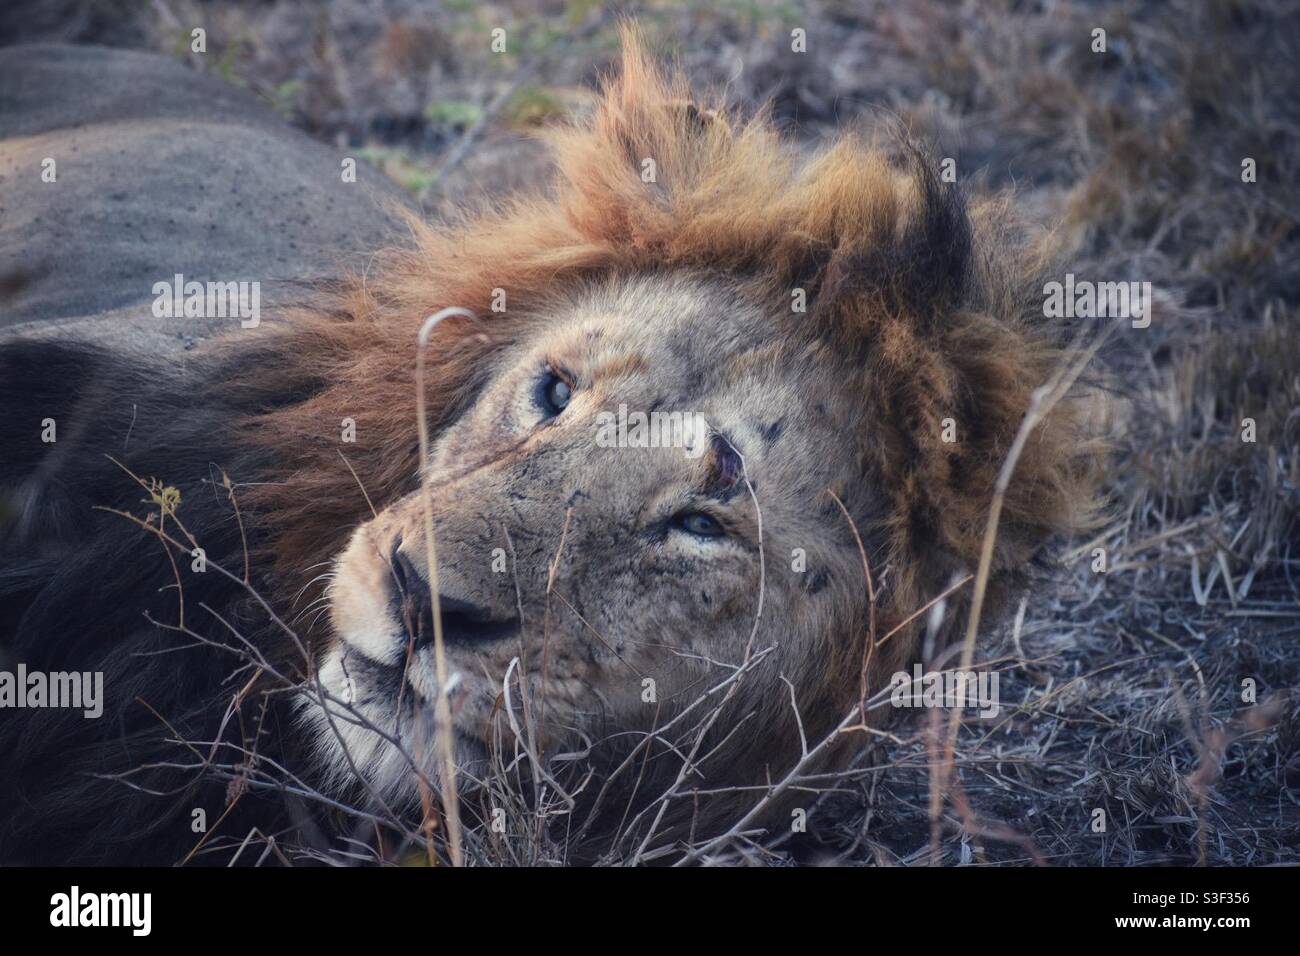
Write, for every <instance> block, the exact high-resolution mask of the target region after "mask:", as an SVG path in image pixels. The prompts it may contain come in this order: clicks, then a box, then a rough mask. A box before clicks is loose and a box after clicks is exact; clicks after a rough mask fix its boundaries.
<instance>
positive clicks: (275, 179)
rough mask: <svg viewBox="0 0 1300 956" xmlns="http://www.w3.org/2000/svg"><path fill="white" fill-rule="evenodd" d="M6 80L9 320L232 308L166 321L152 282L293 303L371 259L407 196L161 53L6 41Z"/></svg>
mask: <svg viewBox="0 0 1300 956" xmlns="http://www.w3.org/2000/svg"><path fill="white" fill-rule="evenodd" d="M0 89H3V90H4V91H5V95H4V97H3V98H0V336H5V335H7V334H10V333H14V332H17V333H19V334H23V335H29V334H33V333H35V334H41V331H42V330H43V329H45V328H49V327H50V326H53V325H57V326H59V334H60V335H61V336H64V337H66V336H68V334H69V332H71V333H72V335H73V337H77V338H90V339H97V340H103V341H106V342H111V343H114V344H123V343H125V344H131V345H140V346H143V347H147V348H163V349H166V348H169V347H175V346H177V345H180V344H183V343H187V342H189V341H192V340H195V339H199V338H203V337H205V336H207V335H209V334H211V333H213V332H217V331H223V330H226V329H228V328H229V327H230V325H231V320H230V319H228V318H197V317H196V318H189V319H162V320H160V319H156V318H154V316H153V314H152V311H151V308H150V306H151V303H152V300H153V298H154V295H153V292H152V289H153V287H154V284H155V283H158V282H172V281H173V279H174V277H175V276H176V275H177V274H180V275H183V276H184V278H185V280H186V281H190V280H197V281H199V282H208V281H213V282H230V281H254V280H255V281H258V282H259V283H260V284H261V297H262V299H261V301H262V308H266V307H267V306H268V304H274V303H275V302H284V301H292V300H294V299H296V298H297V297H299V295H300V289H299V288H298V287H297V286H296V285H295V284H294V283H296V282H298V281H300V280H304V279H312V278H315V277H317V276H320V275H328V274H337V272H338V269H337V266H338V265H340V264H344V265H357V266H361V265H364V258H363V256H364V255H365V254H366V253H367V251H369V250H373V249H374V248H377V247H378V246H380V245H382V244H383V242H384V240H385V238H386V236H387V235H388V234H389V232H390V230H391V228H392V226H393V220H394V216H393V212H392V211H393V209H394V208H395V207H396V205H397V204H401V203H403V202H406V201H407V200H406V197H405V196H404V195H403V194H402V193H401V192H400V190H398V189H397V188H396V187H394V186H393V185H392V184H391V183H389V182H388V181H387V180H386V179H385V178H384V177H383V176H382V175H381V174H379V173H378V172H375V171H374V170H371V169H370V168H368V167H366V166H364V165H362V166H360V167H359V168H358V170H357V176H356V181H355V182H345V181H344V176H343V175H342V173H343V168H342V159H343V158H344V154H342V153H339V152H337V151H335V150H332V149H329V148H327V147H325V146H323V145H321V144H319V143H317V142H315V141H313V140H311V139H310V138H308V137H307V136H306V135H304V134H302V133H300V132H298V131H296V130H294V129H292V128H290V127H289V126H288V124H287V123H286V122H285V121H284V120H283V119H282V118H281V117H280V116H278V115H277V114H276V113H274V112H273V111H271V110H269V109H267V108H265V107H263V106H262V105H261V104H259V103H258V102H257V101H256V100H255V99H254V98H253V97H252V96H251V95H250V94H248V93H246V92H244V91H242V90H240V89H238V88H236V87H234V86H231V85H230V84H228V83H225V82H223V81H221V80H219V79H216V78H214V77H212V76H208V75H204V74H201V73H198V72H195V71H193V70H189V69H186V68H185V67H183V66H181V65H180V64H179V63H176V62H174V61H171V60H169V59H167V58H164V57H160V56H155V55H150V54H143V53H134V52H129V51H123V50H110V49H108V48H100V47H87V46H76V47H73V46H61V45H35V46H25V47H12V48H7V49H0ZM51 160H52V161H53V165H52V166H51V163H50V161H51ZM50 179H52V181H47V180H50ZM72 323H75V326H73V327H72V328H71V329H70V328H69V325H70V324H72ZM236 327H237V326H236Z"/></svg>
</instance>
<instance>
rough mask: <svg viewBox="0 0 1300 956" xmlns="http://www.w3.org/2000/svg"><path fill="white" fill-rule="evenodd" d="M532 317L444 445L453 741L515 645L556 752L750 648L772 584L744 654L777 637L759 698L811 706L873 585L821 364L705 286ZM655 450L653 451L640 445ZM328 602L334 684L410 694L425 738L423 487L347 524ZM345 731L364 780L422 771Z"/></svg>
mask: <svg viewBox="0 0 1300 956" xmlns="http://www.w3.org/2000/svg"><path fill="white" fill-rule="evenodd" d="M537 318H538V321H537V322H536V323H535V326H536V328H537V330H538V331H536V332H534V333H531V334H529V335H527V336H525V337H524V339H523V340H522V341H520V342H518V343H516V345H514V346H513V347H511V348H510V349H508V350H506V351H505V352H503V353H501V354H499V355H498V356H497V358H496V359H495V361H494V365H493V367H492V369H491V371H490V374H489V376H488V380H487V381H486V384H484V385H482V386H481V387H480V388H479V390H478V393H477V397H476V399H475V400H474V402H473V404H472V405H471V406H470V407H469V408H468V410H467V411H466V412H465V413H464V414H463V415H462V416H461V417H460V418H459V420H458V421H456V422H455V423H454V424H453V425H452V426H450V427H449V428H447V429H446V430H444V431H443V432H442V433H441V434H440V435H438V436H436V437H435V441H434V444H433V446H432V449H431V456H430V474H429V476H428V480H429V482H430V487H431V491H432V501H433V528H434V540H435V543H436V548H437V564H438V589H439V592H440V595H441V613H442V625H443V633H444V639H445V646H446V652H447V660H448V668H449V673H451V674H453V675H454V677H453V678H452V680H453V689H452V697H451V699H452V709H453V711H454V714H455V718H454V720H455V727H456V731H457V740H458V746H459V750H460V755H461V759H462V760H463V761H464V762H466V763H467V764H472V763H473V762H474V760H475V758H481V757H482V756H483V755H484V754H485V753H486V748H487V747H488V746H489V745H490V743H491V741H492V740H493V739H494V737H498V738H499V734H498V733H497V732H496V731H495V730H494V724H495V722H498V721H500V722H503V723H502V726H508V725H507V724H505V723H504V721H505V720H506V718H505V715H504V713H503V708H504V703H503V701H502V687H503V680H504V678H505V676H506V674H507V670H508V669H509V667H510V665H511V662H512V661H513V660H514V659H516V658H518V663H517V665H516V672H515V675H513V676H512V678H511V690H510V693H511V695H512V700H513V705H514V706H515V708H516V709H518V708H520V707H521V706H522V701H521V697H522V695H521V693H520V688H519V685H518V683H517V681H516V680H515V678H516V677H517V676H518V675H519V674H521V673H522V674H526V675H527V676H528V683H527V686H526V688H525V690H526V692H527V695H528V696H529V698H530V700H529V706H530V707H531V710H532V714H533V717H534V718H535V719H537V720H538V722H539V723H540V725H541V726H539V727H537V728H536V731H535V733H536V734H537V735H538V737H540V738H541V740H542V741H543V743H544V744H545V745H546V747H547V749H548V752H553V751H554V749H555V746H556V744H557V742H558V741H569V742H575V743H576V742H579V741H583V740H584V739H585V740H586V741H588V742H590V741H595V740H598V739H600V738H602V737H605V736H606V735H611V734H614V735H617V734H620V733H623V732H626V731H635V730H637V729H646V728H649V727H650V726H652V725H654V724H655V723H656V722H658V723H659V724H662V723H663V722H664V721H665V720H667V719H668V718H669V717H670V716H671V715H672V714H673V713H675V712H676V711H677V710H678V709H679V708H681V707H683V706H685V705H686V704H687V703H689V702H690V701H691V700H693V699H694V698H696V697H698V696H699V695H700V694H702V693H704V692H705V691H707V690H708V689H709V688H710V687H711V686H713V685H715V684H716V683H718V682H719V681H721V680H723V679H724V678H725V677H727V676H728V675H729V674H730V673H731V672H732V668H733V667H734V666H735V665H737V664H739V663H740V662H741V661H742V660H743V659H744V657H745V652H746V647H747V645H748V644H749V642H750V638H751V633H752V632H753V630H754V622H755V616H756V614H758V612H759V595H760V587H762V589H763V605H762V628H761V630H760V632H759V636H758V638H757V640H756V641H755V642H754V645H753V649H754V650H755V651H758V650H761V649H762V648H764V647H767V646H769V645H771V644H774V643H775V644H777V645H779V646H778V649H777V651H776V652H775V653H776V654H777V655H778V660H779V665H778V666H777V667H764V668H763V674H762V675H757V674H756V675H754V676H753V677H752V678H748V679H750V680H752V681H753V682H758V683H762V682H766V684H767V685H769V686H766V687H765V689H764V688H752V690H755V691H757V692H760V693H766V694H767V695H768V700H769V704H770V709H771V710H772V711H774V712H777V711H783V710H784V711H788V709H789V701H790V692H789V690H788V689H787V688H786V687H785V685H784V684H783V683H781V681H780V676H784V677H785V678H787V679H788V680H790V681H791V682H792V683H793V685H794V686H795V687H796V688H798V689H799V695H800V704H801V707H803V708H805V709H807V708H815V707H819V706H822V703H823V700H822V698H823V697H824V696H825V694H826V693H827V692H828V689H829V685H830V683H831V679H830V677H829V676H828V674H830V673H833V672H834V671H835V670H837V669H841V670H842V669H843V668H842V664H843V660H842V655H841V654H840V652H838V651H836V650H835V649H834V648H832V647H831V646H830V635H832V634H835V633H836V632H839V634H840V635H841V637H842V635H843V633H844V632H845V631H846V630H847V627H846V625H848V624H849V623H850V622H851V621H852V620H854V619H855V615H858V614H860V613H861V610H862V608H861V597H860V596H861V594H862V591H863V588H862V571H861V563H860V559H859V556H858V553H857V550H856V546H855V545H854V544H853V538H852V532H851V530H850V528H849V527H848V525H847V523H846V522H845V520H844V517H843V514H842V513H841V512H840V511H839V509H838V506H837V505H836V504H835V502H834V499H833V498H831V497H830V496H828V495H827V493H826V491H827V489H828V488H835V487H841V488H842V487H843V486H844V483H845V482H846V481H847V476H848V475H849V472H850V468H851V465H852V460H851V459H852V456H851V455H850V454H849V453H848V451H847V450H846V449H847V446H846V443H845V442H843V441H842V440H841V437H840V436H842V435H843V434H844V431H845V429H847V428H848V427H849V425H850V423H849V422H846V421H844V420H842V419H843V416H842V415H840V414H839V413H838V412H837V403H836V401H835V397H834V387H835V381H834V375H833V373H832V372H831V371H830V367H829V366H828V364H827V363H826V362H825V361H823V359H825V358H826V356H824V355H823V354H822V353H821V352H820V351H819V350H818V349H816V348H809V349H808V350H806V351H804V352H803V353H801V354H795V355H791V354H790V352H789V346H787V347H786V351H784V352H782V351H779V350H778V345H777V343H776V340H775V337H773V336H772V335H771V333H765V331H764V330H765V329H770V328H771V327H772V325H773V322H772V317H771V316H770V315H768V314H765V313H764V310H763V309H762V308H760V307H759V306H758V305H756V304H755V303H752V302H749V303H746V302H744V301H739V294H738V293H736V292H735V291H734V290H729V289H727V288H724V287H723V286H721V285H715V284H713V283H712V281H711V280H705V279H702V278H689V277H684V276H678V277H673V278H668V277H656V278H640V279H634V280H628V281H625V282H623V283H621V284H618V285H612V284H611V285H610V286H607V287H604V288H600V289H589V290H587V291H585V292H584V293H582V294H581V295H576V296H573V297H571V298H568V299H565V300H562V301H558V302H556V303H553V304H552V305H551V306H550V307H548V313H547V314H546V315H543V316H538V317H537ZM433 361H436V359H434V360H433ZM621 406H625V408H624V409H622V410H621V409H620V407H621ZM651 412H653V413H656V414H657V415H658V417H657V418H648V423H647V424H648V426H650V427H647V428H643V429H641V430H639V431H638V428H637V422H638V417H637V413H651ZM673 413H680V414H679V415H676V416H674V415H673ZM837 416H838V417H837ZM620 418H621V420H622V421H623V422H624V423H625V425H624V435H625V436H626V440H624V438H623V437H621V436H620V434H619V426H618V422H619V420H620ZM701 418H702V420H703V422H706V423H707V425H704V424H703V422H701V421H700V419H701ZM652 435H653V437H651V436H652ZM664 443H667V444H668V445H669V447H663V445H664ZM647 444H657V445H659V446H660V447H628V446H644V445H647ZM842 449H845V450H842ZM760 538H761V540H762V545H763V547H762V550H763V559H762V560H761V561H760ZM764 571H765V574H764ZM764 579H765V581H764ZM761 581H763V582H764V583H763V584H762V585H760V582H761ZM330 597H331V619H332V624H333V631H334V638H335V639H334V642H333V646H332V647H331V648H330V649H329V651H328V652H327V654H326V656H325V659H324V660H323V662H322V666H321V677H322V679H323V680H324V682H325V684H326V686H327V687H328V688H329V689H330V690H331V691H332V692H333V693H334V694H335V695H337V696H338V697H340V698H342V699H344V700H347V701H350V702H352V703H353V704H354V705H355V706H356V707H357V708H358V709H359V710H360V711H361V712H362V713H363V714H364V715H365V716H366V717H367V719H369V720H371V721H373V722H374V723H375V724H377V725H378V726H380V727H382V728H385V729H387V730H389V731H391V730H393V729H394V726H395V725H396V724H398V723H399V719H398V707H399V700H400V701H401V705H400V706H401V717H400V730H401V733H402V736H403V738H404V739H405V740H408V741H410V742H411V743H412V745H413V749H414V750H416V751H419V750H423V751H425V755H426V756H428V755H429V753H428V752H429V751H431V741H432V726H433V725H432V713H433V701H434V699H435V688H436V686H437V681H436V677H435V673H436V672H435V663H434V656H433V638H432V621H431V609H430V605H429V586H428V563H427V560H426V548H425V533H424V514H423V509H422V505H421V497H420V495H419V494H418V493H416V494H414V495H411V496H409V497H407V498H405V499H403V500H400V501H398V502H396V503H395V504H393V505H391V506H390V507H388V508H386V509H385V510H383V511H382V512H380V513H379V514H378V515H377V516H376V517H375V518H373V520H370V521H368V522H366V523H365V524H363V525H361V526H360V527H358V528H357V529H356V531H355V532H354V533H353V535H352V537H351V540H350V543H349V545H348V546H347V548H346V549H345V551H344V552H343V553H342V554H341V555H340V556H339V557H338V559H337V562H336V575H335V578H334V580H333V583H332V585H331V593H330ZM849 670H851V668H850V669H849ZM648 681H653V685H651V684H649V683H647V682H648ZM747 696H748V697H749V699H750V700H756V699H758V698H756V697H755V694H754V693H750V694H748V695H747ZM824 716H827V715H824ZM777 722H778V723H782V722H783V721H781V720H778V721H777ZM341 729H342V730H343V733H344V737H345V739H347V740H348V743H349V748H350V749H351V750H352V756H353V758H354V759H355V760H358V762H359V763H360V764H361V765H362V767H363V769H364V770H365V771H366V772H367V773H368V775H370V776H371V777H372V779H375V780H377V781H378V782H380V783H383V784H391V785H394V786H397V785H399V783H400V781H403V780H406V779H409V777H410V774H409V773H407V772H406V771H405V769H404V763H403V761H402V760H401V759H400V757H399V756H398V755H397V754H395V753H394V752H393V750H392V748H388V747H383V746H381V745H380V742H379V738H378V737H377V736H376V735H374V734H372V733H369V732H366V731H360V730H355V729H349V728H348V727H346V726H343V727H342V728H341ZM321 731H322V734H323V735H324V738H332V737H333V731H332V730H329V729H328V728H325V727H324V726H322V728H321ZM767 731H768V729H767V728H764V729H762V730H760V729H759V728H755V732H756V733H759V734H762V733H765V732H767ZM505 736H506V739H509V733H508V732H507V733H506V735H505ZM767 743H768V744H769V745H770V743H771V738H770V737H769V738H768V739H767ZM326 748H327V749H328V750H331V751H334V752H336V756H337V749H338V748H337V745H336V744H334V743H332V742H327V744H326ZM417 759H418V758H417ZM432 763H433V761H432V760H431V759H430V765H431V766H432Z"/></svg>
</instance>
